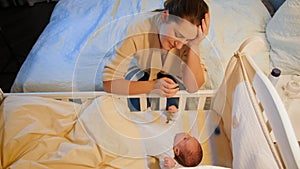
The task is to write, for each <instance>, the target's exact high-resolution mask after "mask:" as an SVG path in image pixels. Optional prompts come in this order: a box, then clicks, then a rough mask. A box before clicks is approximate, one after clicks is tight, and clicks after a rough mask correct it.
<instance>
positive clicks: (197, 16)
mask: <svg viewBox="0 0 300 169" xmlns="http://www.w3.org/2000/svg"><path fill="white" fill-rule="evenodd" d="M164 8H165V10H168V11H169V14H171V15H175V16H178V17H181V18H184V19H187V20H188V21H190V22H191V23H192V24H194V25H197V26H198V25H201V20H202V19H203V18H204V16H205V13H208V11H209V9H208V5H207V4H206V3H205V2H204V0H166V1H165V3H164Z"/></svg>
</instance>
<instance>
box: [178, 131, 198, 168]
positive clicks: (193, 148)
mask: <svg viewBox="0 0 300 169" xmlns="http://www.w3.org/2000/svg"><path fill="white" fill-rule="evenodd" d="M173 151H174V154H175V160H176V161H177V162H178V163H179V164H180V165H182V166H184V167H194V166H197V165H198V164H199V163H200V162H201V160H202V157H203V154H202V148H201V145H200V143H199V141H198V140H197V139H196V138H195V137H192V136H190V135H189V134H188V133H178V134H176V136H175V138H174V145H173Z"/></svg>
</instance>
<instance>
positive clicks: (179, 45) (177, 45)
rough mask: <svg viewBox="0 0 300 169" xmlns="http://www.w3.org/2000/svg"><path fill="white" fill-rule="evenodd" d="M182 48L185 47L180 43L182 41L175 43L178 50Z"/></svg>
mask: <svg viewBox="0 0 300 169" xmlns="http://www.w3.org/2000/svg"><path fill="white" fill-rule="evenodd" d="M182 46H183V43H182V42H180V41H175V47H176V48H177V49H181V48H182Z"/></svg>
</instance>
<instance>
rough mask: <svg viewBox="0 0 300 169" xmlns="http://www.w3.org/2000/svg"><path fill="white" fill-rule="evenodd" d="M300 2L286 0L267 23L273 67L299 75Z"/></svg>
mask: <svg viewBox="0 0 300 169" xmlns="http://www.w3.org/2000/svg"><path fill="white" fill-rule="evenodd" d="M299 11H300V2H299V0H286V1H285V2H284V3H283V4H282V6H281V7H280V8H279V9H278V11H276V13H275V15H274V16H273V18H272V19H271V20H270V22H269V23H268V25H267V29H266V31H267V32H266V35H267V39H268V41H269V43H270V45H271V51H270V59H271V63H272V66H273V67H277V68H279V69H281V71H282V74H288V75H293V74H297V75H300V66H299V65H300V48H299V46H300V12H299Z"/></svg>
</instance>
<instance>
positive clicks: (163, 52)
mask: <svg viewBox="0 0 300 169" xmlns="http://www.w3.org/2000/svg"><path fill="white" fill-rule="evenodd" d="M209 23H210V17H209V12H208V6H207V4H206V3H205V2H204V1H203V0H167V1H165V3H164V9H163V10H160V12H150V13H145V14H143V16H142V17H141V16H137V17H136V19H134V21H133V22H132V24H131V25H130V27H129V28H128V37H127V38H126V39H124V40H123V41H122V42H120V43H119V44H118V45H117V46H116V48H115V49H116V55H115V56H113V57H112V58H111V60H109V61H108V62H107V64H106V65H105V69H104V71H103V88H104V90H105V91H106V92H109V93H115V94H123V95H134V94H159V95H160V96H164V97H167V98H169V97H172V96H174V95H175V94H176V92H178V91H179V88H178V83H177V82H175V81H176V80H178V82H181V83H182V84H183V85H184V87H185V90H187V91H188V92H196V91H197V90H199V89H200V87H201V86H202V85H203V84H204V83H205V68H204V65H203V64H202V63H201V58H200V56H199V52H198V51H197V49H198V48H199V43H200V42H201V40H202V39H203V38H204V37H205V36H206V35H207V34H208V30H209ZM132 66H138V67H139V68H140V69H141V70H143V71H144V72H146V76H144V77H143V81H141V80H140V81H131V80H127V79H125V76H126V73H127V72H128V70H129V69H130V68H131V67H132ZM147 74H148V75H147ZM158 75H159V77H158ZM161 75H162V76H161ZM164 75H166V76H164ZM168 75H171V76H172V77H174V79H172V78H170V77H169V76H168ZM145 80H146V81H145Z"/></svg>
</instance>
